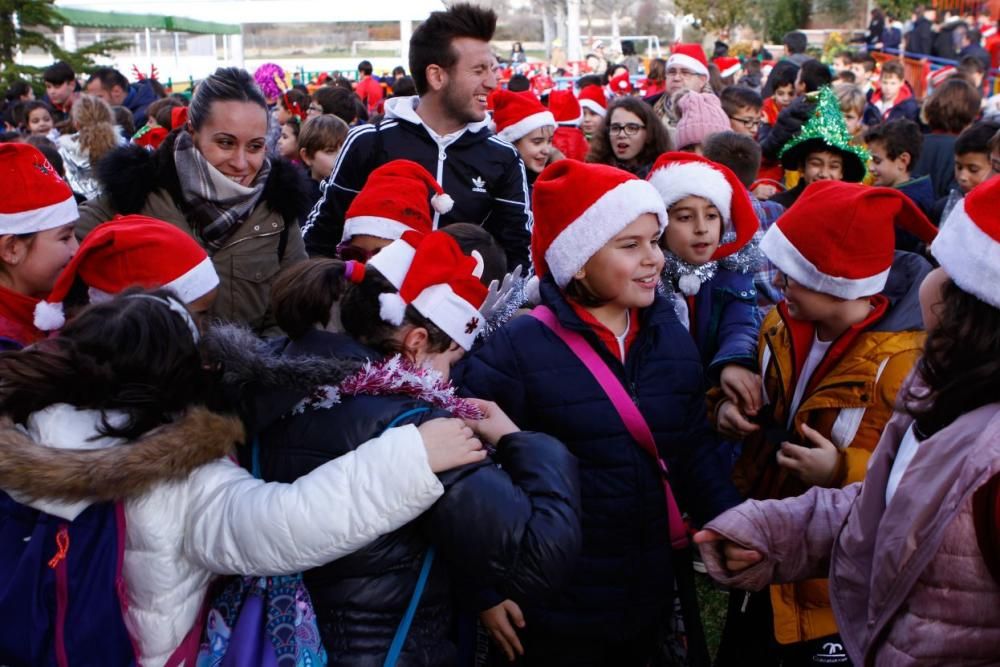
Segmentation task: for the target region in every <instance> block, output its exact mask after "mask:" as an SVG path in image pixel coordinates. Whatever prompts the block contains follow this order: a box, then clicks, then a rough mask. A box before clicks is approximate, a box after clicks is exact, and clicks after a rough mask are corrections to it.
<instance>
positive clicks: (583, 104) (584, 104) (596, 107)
mask: <svg viewBox="0 0 1000 667" xmlns="http://www.w3.org/2000/svg"><path fill="white" fill-rule="evenodd" d="M580 108H581V109H590V110H591V111H592V112H594V113H596V114H597V115H598V116H600V117H601V118H604V117H605V116H607V115H608V110H607V109H605V108H604V107H602V106H601V105H600V104H598V103H597V102H595V101H594V100H588V99H586V98H581V99H580Z"/></svg>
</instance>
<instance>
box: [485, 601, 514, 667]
mask: <svg viewBox="0 0 1000 667" xmlns="http://www.w3.org/2000/svg"><path fill="white" fill-rule="evenodd" d="M479 620H480V621H481V622H482V624H483V626H485V627H486V630H487V632H489V633H490V637H492V638H493V641H495V642H496V643H497V646H499V647H500V648H501V649H503V652H504V654H505V655H506V656H507V660H509V661H511V662H514V659H515V658H516V657H517V656H519V655H524V647H523V646H521V640H520V639H518V638H517V630H515V629H514V626H517V627H519V628H523V627H524V614H522V613H521V608H520V607H518V606H517V603H516V602H514V601H513V600H504V601H503V602H501V603H500V604H498V605H497V606H495V607H490V608H489V609H487V610H486V611H484V612H480V614H479Z"/></svg>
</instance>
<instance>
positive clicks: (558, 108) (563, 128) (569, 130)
mask: <svg viewBox="0 0 1000 667" xmlns="http://www.w3.org/2000/svg"><path fill="white" fill-rule="evenodd" d="M549 111H551V112H552V115H553V116H555V120H556V131H555V133H554V134H553V135H552V145H553V146H555V147H556V150H558V151H559V152H560V153H562V154H563V155H565V156H566V157H568V158H569V159H571V160H580V161H583V160H584V159H585V158H586V157H587V151H589V150H590V144H589V143H587V137H585V136H584V135H583V132H581V131H580V122H581V121H582V120H583V110H582V109H581V108H580V102H579V101H578V100H577V99H576V95H574V94H573V91H572V90H553V91H552V92H551V93H549Z"/></svg>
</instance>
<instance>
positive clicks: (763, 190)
mask: <svg viewBox="0 0 1000 667" xmlns="http://www.w3.org/2000/svg"><path fill="white" fill-rule="evenodd" d="M751 194H752V195H753V196H754V197H756V198H757V199H770V198H771V197H773V196H774V195H776V194H778V186H776V185H771V184H770V183H761V184H760V185H758V186H757V187H755V188H754V189H753V191H752V192H751Z"/></svg>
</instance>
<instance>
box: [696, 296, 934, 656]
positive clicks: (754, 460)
mask: <svg viewBox="0 0 1000 667" xmlns="http://www.w3.org/2000/svg"><path fill="white" fill-rule="evenodd" d="M886 319H888V318H886V317H883V318H882V320H880V321H876V322H875V323H874V324H873V325H872V326H871V327H870V328H869V329H868V330H866V331H863V332H861V333H860V334H858V336H857V338H856V339H855V340H854V341H853V343H852V344H851V345H850V347H849V348H848V349H847V350H846V351H845V352H844V354H843V356H842V357H841V358H840V360H839V361H838V362H837V363H836V364H835V366H834V367H833V368H831V369H830V372H829V373H827V374H826V376H825V377H823V379H822V380H821V381H820V383H819V384H818V385H817V386H816V388H815V390H814V391H812V392H811V393H809V394H807V395H806V396H804V397H803V398H802V402H801V404H800V405H799V409H798V411H797V412H796V413H795V418H794V420H793V426H792V428H791V429H790V430H792V431H794V432H795V433H796V434H797V435H798V436H799V437H800V439H801V442H805V439H804V438H802V430H801V427H802V425H803V424H808V425H809V426H810V427H812V428H814V429H816V430H817V431H818V432H819V433H820V434H822V435H823V436H824V437H826V438H828V439H830V440H831V441H832V442H833V443H834V444H835V445H837V447H838V448H839V449H840V451H841V459H840V465H839V467H838V470H837V473H836V475H835V477H834V479H833V481H832V483H831V486H840V487H843V486H847V485H848V484H851V483H853V482H857V481H859V480H861V479H863V478H864V476H865V470H866V468H867V466H868V459H869V457H870V456H871V453H872V451H873V450H874V449H875V445H876V444H877V443H878V440H879V438H880V437H881V434H882V429H883V428H884V427H885V424H886V422H888V420H889V418H890V417H891V416H892V413H893V405H894V403H895V399H896V394H897V392H898V391H899V389H900V386H901V385H902V383H903V380H904V379H905V378H906V376H907V375H908V374H909V372H910V370H911V369H912V368H913V365H914V364H915V363H916V360H917V358H918V357H919V356H920V350H921V347H922V345H923V340H924V334H923V332H922V331H919V330H915V329H908V330H902V331H898V330H897V331H883V330H880V323H881V322H883V321H886ZM758 360H759V362H760V367H761V368H763V369H764V375H763V381H764V389H765V392H766V393H765V395H766V397H767V398H768V402H769V405H770V408H769V409H771V410H773V415H774V418H773V421H772V422H771V423H772V425H773V426H775V427H778V428H779V429H780V428H781V427H784V425H785V424H787V423H788V409H789V403H790V402H791V400H792V396H793V394H794V392H795V386H794V384H793V353H792V336H791V332H790V331H789V330H788V326H787V324H786V322H785V321H784V320H783V318H782V315H781V313H780V312H779V308H775V309H774V310H772V311H771V312H770V313H769V314H768V316H767V318H766V319H765V320H764V324H763V325H762V326H761V335H760V344H759V348H758ZM709 398H710V403H712V404H714V405H713V406H712V407H713V408H717V407H718V404H719V403H721V400H720V396H719V394H718V392H713V393H712V394H711V395H710V397H709ZM713 412H714V410H713ZM767 430H768V427H766V426H765V427H764V428H762V429H761V432H759V433H757V434H754V435H753V436H751V437H749V438H747V440H746V441H745V443H744V449H743V454H742V456H741V457H740V460H739V461H738V462H737V463H736V466H735V468H734V470H733V481H734V483H735V484H736V486H737V488H739V489H740V491H741V492H742V493H743V494H744V496H745V497H747V498H754V499H758V500H760V499H768V498H786V497H789V496H797V495H800V494H802V493H804V492H805V491H806V490H808V488H809V486H808V485H807V484H805V483H804V482H802V481H801V480H800V479H799V478H798V477H797V476H796V475H795V474H794V473H790V472H788V471H787V470H785V469H784V468H782V467H780V466H779V465H778V464H777V461H776V459H775V455H776V452H777V448H778V447H779V446H780V443H773V442H770V443H769V442H767V441H766V439H765V433H766V432H767ZM771 602H772V606H773V608H774V631H775V638H776V639H777V641H778V642H779V643H781V644H792V643H796V642H802V641H807V640H810V639H816V638H819V637H824V636H826V635H831V634H835V633H836V632H837V626H836V623H835V622H834V618H833V612H832V610H831V608H830V600H829V595H828V591H827V580H826V579H810V580H807V581H803V582H798V583H795V584H782V585H774V586H772V587H771Z"/></svg>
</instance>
